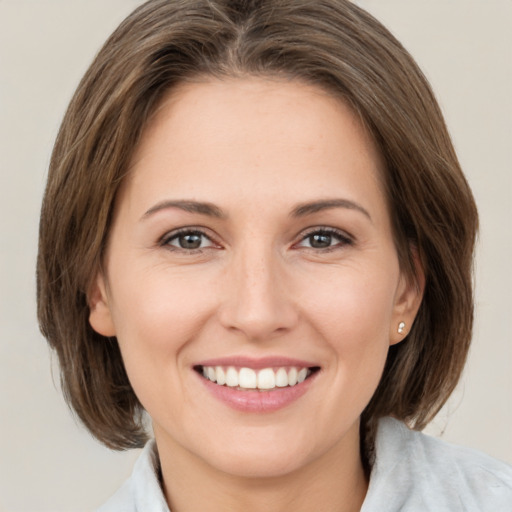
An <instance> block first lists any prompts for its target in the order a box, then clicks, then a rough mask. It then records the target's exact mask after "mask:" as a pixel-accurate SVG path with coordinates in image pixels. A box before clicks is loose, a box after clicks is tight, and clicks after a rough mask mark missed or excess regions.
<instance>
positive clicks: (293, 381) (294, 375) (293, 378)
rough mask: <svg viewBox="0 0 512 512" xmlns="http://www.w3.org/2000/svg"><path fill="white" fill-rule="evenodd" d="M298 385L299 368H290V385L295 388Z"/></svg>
mask: <svg viewBox="0 0 512 512" xmlns="http://www.w3.org/2000/svg"><path fill="white" fill-rule="evenodd" d="M295 384H297V368H290V371H289V372H288V385H289V386H295Z"/></svg>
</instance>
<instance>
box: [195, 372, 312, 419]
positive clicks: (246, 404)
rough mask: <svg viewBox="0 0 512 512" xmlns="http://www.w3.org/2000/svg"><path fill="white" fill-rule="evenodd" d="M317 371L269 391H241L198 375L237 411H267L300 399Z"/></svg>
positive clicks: (212, 391) (215, 393) (215, 394)
mask: <svg viewBox="0 0 512 512" xmlns="http://www.w3.org/2000/svg"><path fill="white" fill-rule="evenodd" d="M317 373H318V372H315V373H313V374H312V375H310V376H309V377H308V378H307V379H306V380H304V381H303V382H301V383H300V384H296V385H295V386H289V387H286V388H274V389H272V390H268V391H258V390H248V391H241V390H239V389H236V388H230V387H228V386H219V385H218V384H215V383H213V382H211V381H210V380H208V379H205V378H204V377H202V376H201V375H198V377H199V378H200V379H201V381H202V382H203V384H204V386H205V387H206V389H208V391H209V392H210V393H212V395H213V396H214V397H215V398H217V399H218V400H220V401H221V402H223V403H224V404H226V405H228V406H229V407H231V408H233V409H236V410H237V411H243V412H256V413H265V412H273V411H277V410H279V409H282V408H284V407H286V406H288V405H290V404H292V403H293V402H295V401H296V400H298V399H299V398H300V397H301V396H302V395H304V393H306V392H307V391H308V389H309V388H310V387H311V384H312V381H313V380H314V379H315V377H316V375H317Z"/></svg>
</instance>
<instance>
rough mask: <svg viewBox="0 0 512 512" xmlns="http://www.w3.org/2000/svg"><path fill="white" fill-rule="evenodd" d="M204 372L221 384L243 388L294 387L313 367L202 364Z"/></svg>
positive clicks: (213, 380) (304, 378) (212, 380)
mask: <svg viewBox="0 0 512 512" xmlns="http://www.w3.org/2000/svg"><path fill="white" fill-rule="evenodd" d="M201 371H202V374H203V376H204V377H205V378H207V379H208V380H210V381H211V382H215V383H216V384H218V385H220V386H228V387H230V388H237V389H241V390H249V389H258V390H260V391H262V390H271V389H275V388H285V387H292V386H296V385H297V384H300V383H301V382H304V380H306V378H307V377H309V375H311V373H312V371H313V369H310V368H306V367H296V366H292V367H291V368H286V367H283V366H281V367H279V368H273V367H272V368H262V369H259V370H254V369H253V368H248V367H242V368H236V367H234V366H228V367H226V366H202V370H201Z"/></svg>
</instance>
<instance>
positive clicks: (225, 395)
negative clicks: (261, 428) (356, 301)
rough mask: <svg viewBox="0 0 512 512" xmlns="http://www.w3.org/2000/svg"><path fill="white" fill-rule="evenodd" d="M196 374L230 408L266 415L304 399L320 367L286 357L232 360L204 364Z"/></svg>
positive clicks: (196, 366)
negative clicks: (265, 413) (300, 398)
mask: <svg viewBox="0 0 512 512" xmlns="http://www.w3.org/2000/svg"><path fill="white" fill-rule="evenodd" d="M194 370H195V371H196V372H197V373H198V375H200V376H201V381H202V382H203V383H204V385H205V386H206V388H207V389H208V390H209V391H210V392H211V393H212V394H213V395H214V396H215V397H216V398H218V399H220V400H221V401H223V402H225V403H226V404H227V405H229V406H232V407H234V408H235V409H238V410H243V411H247V412H265V411H273V410H276V409H279V408H281V407H284V406H286V405H288V404H290V403H292V402H293V401H295V400H296V399H298V398H299V397H300V396H302V395H303V394H304V393H305V392H306V391H307V390H308V389H309V387H310V381H311V380H312V377H314V376H315V375H316V374H317V373H318V371H319V370H320V367H319V366H318V365H315V364H314V363H310V362H308V361H301V360H298V359H290V358H283V357H273V358H263V359H250V358H246V357H231V358H224V359H212V360H208V361H203V362H201V363H200V364H197V365H195V366H194Z"/></svg>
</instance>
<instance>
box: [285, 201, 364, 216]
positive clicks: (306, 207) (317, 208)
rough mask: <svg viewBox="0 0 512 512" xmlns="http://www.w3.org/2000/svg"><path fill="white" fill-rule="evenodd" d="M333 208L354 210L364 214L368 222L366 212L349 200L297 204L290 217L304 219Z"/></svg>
mask: <svg viewBox="0 0 512 512" xmlns="http://www.w3.org/2000/svg"><path fill="white" fill-rule="evenodd" d="M333 208H347V209H349V210H356V211H358V212H361V213H362V214H364V215H365V216H366V217H368V219H369V220H370V221H372V217H371V215H370V214H369V213H368V210H366V209H365V208H363V207H362V206H361V205H360V204H358V203H356V202H354V201H350V200H349V199H325V200H323V201H313V202H311V203H303V204H299V205H298V206H296V207H295V208H294V209H293V210H292V213H291V215H292V217H304V216H306V215H311V214H313V213H317V212H321V211H323V210H330V209H333Z"/></svg>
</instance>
